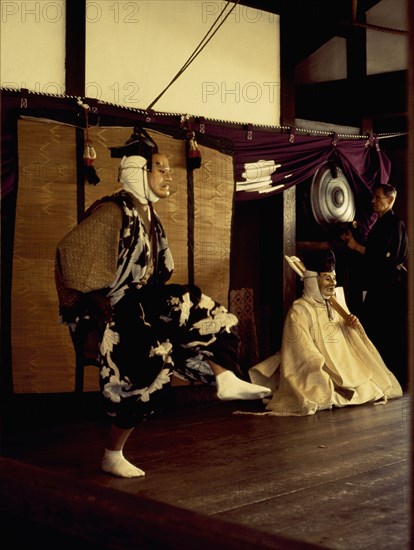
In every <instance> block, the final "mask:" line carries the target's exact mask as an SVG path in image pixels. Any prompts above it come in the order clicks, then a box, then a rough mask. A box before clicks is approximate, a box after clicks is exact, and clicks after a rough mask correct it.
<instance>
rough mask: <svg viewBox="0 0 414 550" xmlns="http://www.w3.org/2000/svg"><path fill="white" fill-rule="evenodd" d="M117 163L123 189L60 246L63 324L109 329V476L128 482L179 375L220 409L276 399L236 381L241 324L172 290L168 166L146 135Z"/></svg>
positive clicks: (200, 298)
mask: <svg viewBox="0 0 414 550" xmlns="http://www.w3.org/2000/svg"><path fill="white" fill-rule="evenodd" d="M135 132H136V133H135V134H134V135H133V136H132V137H131V139H130V140H129V141H128V142H127V144H126V145H125V146H122V147H121V148H118V150H117V149H116V148H113V151H112V153H113V156H118V157H119V158H121V156H122V160H121V163H120V167H119V174H120V176H119V180H120V182H121V183H122V189H121V190H120V191H118V192H117V193H115V194H114V195H112V196H109V197H104V198H103V199H101V200H99V201H97V203H95V204H94V205H92V207H91V208H90V209H89V210H88V211H87V212H86V216H85V218H84V219H83V221H82V222H81V223H80V224H78V225H77V226H76V227H75V228H74V229H73V230H72V231H70V232H69V233H68V234H67V235H66V236H65V237H64V238H63V240H62V241H61V242H60V243H59V245H58V247H57V256H56V284H57V289H58V295H59V303H60V312H61V317H62V321H63V322H65V323H67V324H68V325H69V326H70V328H71V329H72V331H73V338H74V341H75V342H76V337H77V336H76V333H77V330H79V331H80V330H81V327H82V323H85V322H87V320H88V319H89V320H91V319H92V320H94V321H95V322H96V323H97V325H98V326H99V327H100V329H101V330H100V333H99V348H97V349H99V352H98V353H97V354H96V361H97V364H98V365H99V366H100V384H101V390H102V394H103V396H104V398H105V402H106V407H107V412H108V415H110V417H111V419H112V424H111V430H110V434H109V439H108V442H107V445H106V449H105V452H104V456H103V460H102V469H103V471H105V472H108V473H111V474H113V475H116V476H119V477H136V476H142V475H144V472H143V471H142V470H141V469H140V468H138V467H136V466H134V465H133V464H131V463H130V462H129V461H127V460H126V459H125V457H124V456H123V448H124V445H125V443H126V441H127V439H128V437H129V435H130V434H131V433H132V431H133V429H134V428H135V426H136V424H137V423H139V422H140V421H141V420H144V419H146V418H148V417H150V416H151V415H153V414H154V413H155V412H157V411H159V410H160V408H161V407H162V403H163V397H164V396H165V391H166V390H167V388H168V387H169V385H170V382H171V377H172V375H173V373H174V374H175V375H176V376H179V377H182V378H184V379H187V380H196V381H201V382H204V383H206V384H212V385H216V387H217V397H218V398H219V399H221V400H239V399H242V400H254V399H261V398H263V397H265V396H266V395H269V394H270V393H271V392H270V390H269V389H268V388H265V387H263V386H260V385H256V384H251V383H250V382H246V381H244V380H242V379H240V378H238V377H237V376H236V374H235V373H237V372H238V347H239V339H238V336H237V332H236V330H237V329H236V325H237V322H238V320H237V318H236V316H235V315H233V314H231V313H230V312H229V311H227V309H226V308H225V307H223V306H222V305H220V304H218V303H217V302H215V301H214V300H213V299H212V298H210V297H208V296H206V295H204V294H203V293H202V291H201V290H200V289H199V288H198V287H197V286H194V285H179V284H166V283H167V281H168V279H169V278H170V277H171V274H172V272H173V268H174V262H173V258H172V256H171V252H170V249H169V247H168V242H167V238H166V235H165V233H164V229H163V227H162V224H161V221H160V219H159V218H158V216H157V214H156V212H155V210H154V209H153V204H154V203H155V202H157V201H158V200H159V199H165V198H167V197H168V196H169V194H170V187H169V186H170V183H171V181H172V177H171V170H170V167H169V162H168V158H167V157H166V156H165V155H163V154H161V153H159V152H158V150H157V146H156V144H155V143H154V142H153V141H152V139H151V138H150V137H149V135H148V134H147V133H146V132H145V131H142V130H141V131H139V132H138V131H137V129H136V130H135Z"/></svg>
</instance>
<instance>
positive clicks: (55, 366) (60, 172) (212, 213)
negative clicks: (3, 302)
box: [12, 119, 234, 393]
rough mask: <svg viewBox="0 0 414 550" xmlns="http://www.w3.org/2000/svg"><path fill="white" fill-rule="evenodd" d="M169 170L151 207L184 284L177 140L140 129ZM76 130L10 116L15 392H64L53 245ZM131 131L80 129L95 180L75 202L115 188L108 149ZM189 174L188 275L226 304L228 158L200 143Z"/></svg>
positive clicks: (68, 209) (66, 342)
mask: <svg viewBox="0 0 414 550" xmlns="http://www.w3.org/2000/svg"><path fill="white" fill-rule="evenodd" d="M150 133H151V135H152V136H153V138H154V139H155V141H156V142H157V144H158V147H159V150H160V151H161V152H163V153H166V154H167V155H168V157H169V160H170V164H171V167H172V168H173V170H174V175H173V184H172V191H171V196H170V198H169V199H168V200H165V201H159V202H157V203H156V210H157V212H158V214H159V215H160V217H161V220H162V222H163V225H164V227H165V230H166V232H167V235H168V239H169V243H170V247H171V249H172V253H173V256H174V260H175V265H176V267H175V272H174V275H173V278H172V279H171V282H179V283H185V282H187V281H188V241H187V238H188V216H187V212H188V205H187V173H186V169H185V156H184V144H183V142H182V141H181V140H177V139H174V138H172V137H170V136H167V135H164V134H160V133H158V132H152V131H151V132H150ZM75 134H76V130H75V128H73V127H71V126H66V125H63V124H59V123H56V122H53V121H45V120H33V119H26V120H20V121H19V134H18V135H19V188H18V196H17V206H16V226H15V241H14V259H13V275H12V371H13V386H14V392H15V393H59V392H71V391H73V390H74V380H75V354H74V350H73V347H72V343H71V340H70V336H69V333H68V329H67V327H66V326H64V325H62V324H60V323H59V322H58V316H59V313H58V302H57V294H56V289H55V281H54V258H55V249H56V245H57V243H58V242H59V240H60V239H61V238H62V237H63V236H64V234H65V233H66V232H67V231H68V230H69V229H71V228H72V227H73V226H74V225H75V224H76V221H77V188H76V135H75ZM130 134H131V128H119V127H105V128H102V127H99V128H92V129H91V130H90V134H89V137H90V139H92V141H93V145H94V148H95V150H96V153H97V159H96V161H95V162H94V167H95V169H96V172H97V174H98V176H99V178H100V183H99V184H98V185H89V184H88V183H85V207H88V206H89V205H90V204H92V202H94V201H95V200H96V199H98V198H100V197H102V196H104V195H109V194H112V193H113V192H114V191H116V190H117V189H118V188H119V184H118V183H117V170H118V164H119V159H112V158H111V157H110V154H109V151H108V147H109V146H112V145H120V144H122V143H124V142H125V141H126V139H128V138H129V136H130ZM200 148H201V151H202V155H203V163H202V166H201V168H200V169H199V170H196V171H195V172H194V209H195V219H194V274H195V283H196V284H198V285H200V286H201V288H202V290H203V292H204V293H206V294H208V295H210V296H212V297H213V298H215V299H216V300H218V301H219V302H221V303H222V304H223V305H226V306H228V293H229V278H230V274H229V261H230V234H231V232H230V226H231V218H232V209H233V197H234V177H233V169H232V159H231V157H229V156H226V155H224V154H222V153H219V152H217V151H215V150H212V149H209V148H206V147H200ZM98 387H99V385H98V371H97V369H96V367H87V368H86V369H85V391H96V390H97V389H98Z"/></svg>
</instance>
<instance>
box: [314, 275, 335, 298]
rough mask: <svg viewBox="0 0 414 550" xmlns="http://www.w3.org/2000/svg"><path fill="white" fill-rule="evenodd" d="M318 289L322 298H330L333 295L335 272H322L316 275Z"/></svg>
mask: <svg viewBox="0 0 414 550" xmlns="http://www.w3.org/2000/svg"><path fill="white" fill-rule="evenodd" d="M318 287H319V290H320V291H321V294H322V295H323V296H324V297H327V298H329V297H331V296H333V295H334V294H335V288H336V273H335V271H322V272H321V273H319V275H318Z"/></svg>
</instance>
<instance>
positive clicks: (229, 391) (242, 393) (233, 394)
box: [216, 370, 272, 401]
mask: <svg viewBox="0 0 414 550" xmlns="http://www.w3.org/2000/svg"><path fill="white" fill-rule="evenodd" d="M216 383H217V397H218V398H219V399H220V400H221V401H232V400H236V399H244V400H253V399H263V398H264V397H267V396H268V395H270V394H271V393H272V390H271V389H269V388H266V387H265V386H258V385H257V384H251V383H250V382H245V381H244V380H240V378H237V376H236V375H235V374H234V372H231V371H229V370H227V371H225V372H221V373H220V374H218V375H217V376H216Z"/></svg>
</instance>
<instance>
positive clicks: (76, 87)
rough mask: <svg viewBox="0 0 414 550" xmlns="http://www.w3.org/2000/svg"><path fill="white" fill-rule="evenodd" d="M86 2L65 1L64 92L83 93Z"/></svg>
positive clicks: (81, 94)
mask: <svg viewBox="0 0 414 550" xmlns="http://www.w3.org/2000/svg"><path fill="white" fill-rule="evenodd" d="M85 44H86V2H85V0H72V1H71V2H66V78H65V87H66V94H68V95H75V96H81V97H83V96H84V94H85Z"/></svg>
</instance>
